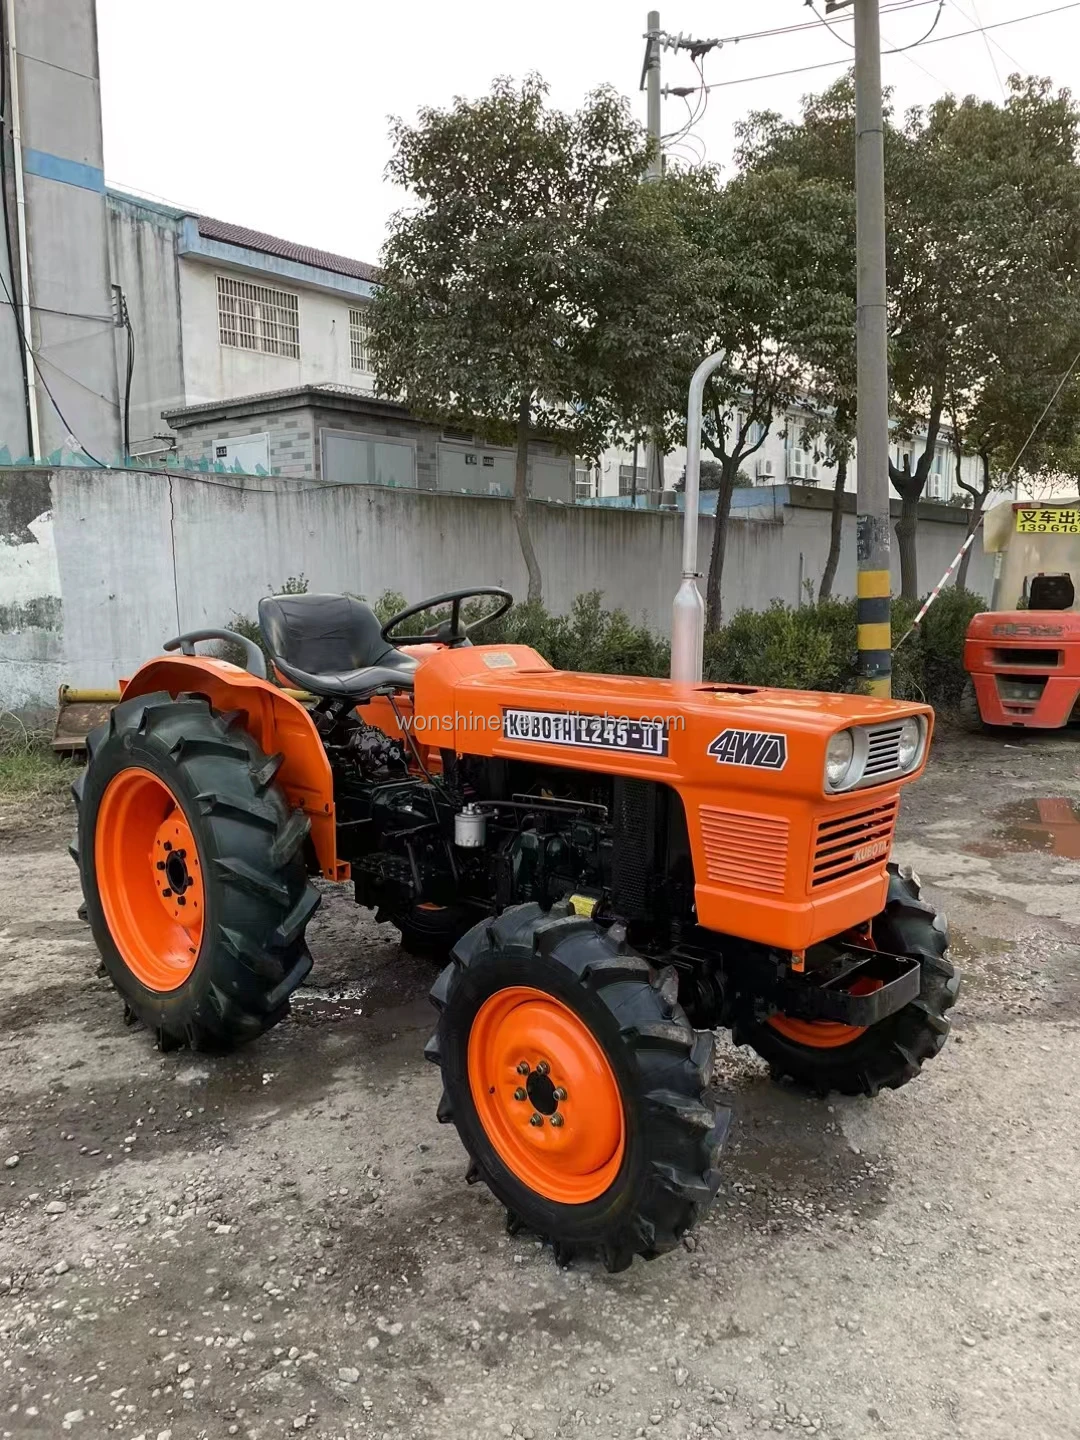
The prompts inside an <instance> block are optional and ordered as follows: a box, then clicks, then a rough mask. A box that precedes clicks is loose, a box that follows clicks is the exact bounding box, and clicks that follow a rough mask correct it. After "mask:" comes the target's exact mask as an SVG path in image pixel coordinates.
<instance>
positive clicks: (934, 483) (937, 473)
mask: <svg viewBox="0 0 1080 1440" xmlns="http://www.w3.org/2000/svg"><path fill="white" fill-rule="evenodd" d="M926 498H927V499H928V500H947V499H948V498H949V484H948V465H947V462H946V458H945V451H944V450H942V449H940V448H938V449H936V450H935V451H934V459H933V463H932V464H931V466H930V474H929V475H928V476H927V477H926Z"/></svg>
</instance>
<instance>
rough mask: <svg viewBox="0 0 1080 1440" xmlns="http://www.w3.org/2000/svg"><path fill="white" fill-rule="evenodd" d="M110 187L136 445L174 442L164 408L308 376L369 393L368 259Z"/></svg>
mask: <svg viewBox="0 0 1080 1440" xmlns="http://www.w3.org/2000/svg"><path fill="white" fill-rule="evenodd" d="M106 198H107V209H108V223H109V259H110V265H111V269H112V279H113V286H114V289H115V291H116V292H117V301H118V303H119V304H122V305H123V306H126V312H127V315H128V317H129V319H130V322H131V335H132V337H133V341H134V366H133V371H132V381H131V394H130V402H129V404H130V416H131V418H130V446H131V450H132V452H133V453H134V454H139V455H146V456H151V455H155V454H156V455H159V456H160V455H161V453H162V452H164V451H167V450H169V449H171V448H172V447H173V444H174V436H173V435H172V433H171V432H170V431H169V429H168V427H167V426H166V425H165V424H164V422H163V420H162V412H163V411H167V410H176V409H179V408H182V407H184V406H190V405H205V404H209V403H214V402H221V401H228V400H234V399H237V398H240V397H242V396H248V395H255V394H265V393H267V392H273V391H284V390H289V389H296V388H297V387H301V386H308V385H345V386H348V387H350V388H352V389H355V390H358V391H361V392H364V393H371V390H372V385H373V377H372V373H371V367H370V363H369V360H368V349H367V323H366V307H367V305H368V303H369V302H370V300H371V295H372V280H373V278H374V274H375V271H374V267H373V266H371V265H368V264H366V263H365V262H364V261H361V260H350V259H348V258H347V257H345V256H343V255H333V254H330V253H328V252H326V251H323V250H313V249H310V248H309V247H307V246H304V245H298V244H294V243H293V242H292V241H288V240H281V239H279V238H278V237H276V236H274V235H264V234H262V233H261V232H260V231H256V230H248V229H246V228H244V227H242V226H239V225H231V224H228V223H226V222H223V221H220V220H213V219H210V218H209V217H208V216H205V215H192V214H188V213H186V212H185V211H182V210H177V209H174V208H172V207H170V206H167V205H161V204H158V203H156V202H153V201H149V200H144V199H141V198H139V197H137V196H133V195H125V194H121V193H119V192H116V191H109V192H108V194H107V197H106ZM124 343H125V341H124V338H123V336H121V339H120V341H119V344H120V346H121V347H123V346H124ZM124 358H125V359H126V357H124ZM237 458H240V459H241V461H242V463H247V462H248V461H249V460H251V461H255V460H257V459H258V457H257V456H254V455H250V456H249V455H243V456H234V455H230V456H229V459H230V461H232V460H235V459H237ZM262 463H263V464H264V466H265V463H266V462H265V460H263V462H262Z"/></svg>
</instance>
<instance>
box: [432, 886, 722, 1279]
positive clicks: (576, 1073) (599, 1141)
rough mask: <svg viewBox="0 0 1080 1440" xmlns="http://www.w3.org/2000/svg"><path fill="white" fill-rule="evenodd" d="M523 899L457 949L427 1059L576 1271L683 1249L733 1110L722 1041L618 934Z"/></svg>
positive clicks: (459, 1116)
mask: <svg viewBox="0 0 1080 1440" xmlns="http://www.w3.org/2000/svg"><path fill="white" fill-rule="evenodd" d="M562 909H563V907H556V909H555V910H553V911H551V912H544V911H543V910H541V909H540V907H539V906H538V905H535V904H528V905H518V906H515V907H513V908H512V909H509V910H506V911H504V912H503V914H502V915H500V916H499V917H498V918H497V919H495V920H484V921H482V922H481V923H480V924H479V925H476V926H474V927H473V928H472V930H470V931H469V932H468V934H467V935H465V936H464V937H463V938H462V939H461V940H460V941H459V943H458V944H457V945H456V946H455V948H454V951H453V955H452V958H451V961H450V964H449V965H448V966H447V967H446V969H445V970H444V971H443V973H442V974H441V975H440V977H439V979H438V981H437V982H436V985H435V987H434V989H433V990H432V992H431V999H432V1002H433V1003H434V1005H435V1007H436V1009H437V1010H438V1011H439V1021H438V1028H437V1029H436V1031H435V1034H434V1035H433V1036H432V1039H431V1041H430V1042H429V1044H428V1047H427V1049H426V1051H425V1054H426V1056H427V1058H428V1059H429V1060H432V1061H434V1062H435V1063H436V1064H438V1065H439V1066H440V1067H441V1070H442V1078H443V1086H444V1089H443V1097H442V1101H441V1103H440V1106H439V1112H438V1118H439V1119H440V1121H443V1122H448V1121H452V1122H453V1123H454V1124H455V1125H456V1126H457V1130H458V1134H459V1136H460V1137H461V1140H462V1143H463V1144H464V1146H465V1149H466V1150H467V1152H468V1154H469V1157H470V1164H469V1169H468V1173H467V1175H466V1179H468V1180H469V1181H475V1180H483V1181H484V1182H485V1183H486V1184H487V1186H488V1187H489V1188H490V1189H491V1191H492V1192H493V1193H494V1194H495V1195H496V1196H497V1198H498V1199H499V1200H501V1201H502V1203H503V1204H504V1205H505V1206H506V1207H507V1212H508V1219H507V1224H508V1228H509V1229H510V1230H511V1231H512V1232H513V1231H514V1230H516V1229H518V1228H522V1227H527V1228H528V1229H530V1230H532V1231H533V1232H534V1233H536V1234H538V1235H540V1236H541V1237H543V1238H544V1239H545V1240H547V1241H550V1243H551V1245H552V1247H553V1249H554V1251H555V1256H556V1259H557V1260H558V1261H559V1263H566V1262H567V1261H568V1260H570V1259H571V1258H572V1257H573V1256H574V1255H575V1254H577V1253H578V1252H581V1251H598V1252H599V1253H600V1255H601V1256H602V1258H603V1260H604V1263H605V1264H606V1266H607V1268H608V1269H609V1270H622V1269H625V1268H626V1267H627V1266H628V1265H629V1264H630V1263H631V1261H632V1260H633V1258H634V1256H635V1255H643V1256H644V1257H645V1258H646V1259H652V1258H653V1257H654V1256H656V1255H659V1254H662V1253H663V1252H665V1251H667V1250H671V1249H672V1248H673V1247H674V1246H675V1245H677V1244H678V1242H679V1240H680V1238H681V1236H682V1235H683V1234H685V1233H686V1232H687V1231H688V1230H689V1229H690V1228H691V1227H692V1226H693V1225H694V1224H695V1223H696V1222H697V1221H698V1220H699V1219H700V1218H701V1216H702V1215H703V1214H704V1213H705V1211H706V1210H707V1209H708V1208H709V1206H710V1204H711V1203H712V1201H713V1198H714V1196H715V1195H716V1191H717V1189H718V1186H719V1183H720V1174H719V1171H718V1169H717V1164H718V1158H719V1153H720V1148H721V1146H722V1144H723V1140H724V1136H725V1134H726V1132H727V1127H728V1122H729V1119H730V1112H729V1111H728V1109H727V1107H725V1106H722V1105H720V1106H717V1105H714V1104H713V1103H712V1102H711V1101H710V1100H709V1099H708V1098H707V1097H706V1087H707V1086H708V1085H709V1083H710V1073H711V1069H712V1060H713V1049H714V1042H713V1037H712V1035H711V1034H710V1033H709V1032H696V1031H695V1030H694V1029H693V1028H692V1027H691V1025H690V1022H689V1021H688V1020H687V1018H686V1015H685V1014H684V1013H683V1011H682V1010H681V1008H680V1007H679V1005H678V1004H677V1003H676V1000H675V990H676V988H677V982H676V979H675V975H674V972H673V971H668V972H665V973H664V974H661V975H658V974H657V973H656V972H655V971H653V970H651V969H650V967H649V966H648V965H647V964H646V962H645V961H644V960H643V959H641V957H640V956H638V955H635V954H634V953H633V952H632V951H631V950H630V949H629V948H628V946H627V944H626V941H625V936H624V934H623V932H622V930H621V927H616V926H613V927H612V928H611V929H610V930H607V931H605V930H602V929H601V928H600V927H598V926H597V925H595V924H594V923H593V922H592V921H591V920H587V919H584V918H582V917H580V916H577V915H573V914H563V913H561V911H562Z"/></svg>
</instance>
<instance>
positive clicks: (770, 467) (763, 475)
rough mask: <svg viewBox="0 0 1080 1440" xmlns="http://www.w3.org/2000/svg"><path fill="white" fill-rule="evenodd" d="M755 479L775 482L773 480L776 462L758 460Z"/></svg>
mask: <svg viewBox="0 0 1080 1440" xmlns="http://www.w3.org/2000/svg"><path fill="white" fill-rule="evenodd" d="M757 478H758V479H759V480H775V479H776V461H775V460H759V461H758V462H757Z"/></svg>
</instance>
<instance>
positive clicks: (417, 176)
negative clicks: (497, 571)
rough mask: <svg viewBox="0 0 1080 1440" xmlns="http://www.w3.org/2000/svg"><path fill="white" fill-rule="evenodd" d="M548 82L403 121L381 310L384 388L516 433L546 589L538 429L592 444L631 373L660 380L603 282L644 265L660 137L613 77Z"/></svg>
mask: <svg viewBox="0 0 1080 1440" xmlns="http://www.w3.org/2000/svg"><path fill="white" fill-rule="evenodd" d="M546 96H547V87H546V85H545V84H544V83H543V82H542V81H541V80H540V79H539V78H538V77H536V76H532V77H530V78H528V79H526V80H525V81H524V82H523V83H522V84H521V85H520V86H516V85H514V84H513V83H512V82H511V81H509V80H505V79H501V80H497V81H496V82H495V84H494V86H493V88H492V91H491V93H490V95H487V96H485V97H484V98H483V99H481V100H477V101H469V100H464V99H457V100H455V101H454V102H453V104H452V105H451V106H449V108H447V109H434V108H429V109H424V110H422V111H421V112H420V116H419V120H418V122H417V124H416V125H415V126H410V125H406V124H405V123H403V122H402V121H400V120H398V121H395V122H394V124H393V128H392V138H393V142H394V154H393V158H392V159H391V161H390V164H389V167H388V176H389V178H390V179H391V180H392V181H394V182H395V183H396V184H398V185H400V186H402V187H403V188H404V189H406V190H407V191H408V192H409V193H410V196H411V200H412V204H411V206H410V208H407V209H405V210H402V211H400V212H399V213H398V214H397V215H395V216H394V218H393V220H392V221H391V225H390V234H389V238H388V239H387V241H386V244H385V246H384V248H383V252H382V257H381V263H380V284H379V290H378V293H377V295H376V297H375V301H374V304H373V307H372V315H371V325H372V340H371V348H372V355H373V358H374V365H375V372H376V377H377V383H378V386H379V389H380V390H381V391H382V392H383V393H386V394H390V395H395V396H400V397H401V399H403V400H404V402H405V403H406V404H407V405H408V406H409V407H410V409H412V410H413V411H414V412H415V413H416V414H418V415H422V416H425V417H428V418H433V419H438V420H439V421H441V422H443V423H450V424H455V425H464V426H469V427H473V428H476V429H478V430H480V431H481V432H482V433H483V434H484V435H485V436H486V437H487V438H489V439H490V440H492V441H502V442H505V443H513V444H515V445H516V465H515V473H514V499H513V514H514V522H515V525H516V528H517V533H518V539H519V542H520V544H521V551H522V555H523V557H524V560H525V565H526V569H527V570H528V575H529V592H528V595H529V599H530V600H539V599H540V597H541V591H542V580H541V574H540V567H539V564H538V562H537V559H536V553H535V550H534V547H533V543H532V537H531V534H530V530H529V512H528V447H529V439H530V436H531V435H533V434H536V433H540V434H542V435H544V436H547V437H550V438H552V439H554V440H556V441H557V442H558V443H559V444H560V445H561V446H562V447H563V448H565V449H566V450H568V451H571V452H573V453H577V454H585V455H593V454H597V453H599V452H600V451H601V450H602V449H603V448H604V447H605V445H606V444H607V443H608V441H609V440H610V438H611V437H612V435H613V434H614V433H615V432H616V431H617V430H619V429H620V428H621V424H622V418H623V414H624V412H625V409H626V406H627V404H628V403H630V401H636V400H638V399H639V398H640V397H639V394H638V392H637V391H636V390H635V389H634V385H635V383H636V384H640V385H641V386H644V385H645V384H647V381H648V374H647V373H646V374H645V375H644V376H642V377H639V379H638V380H637V381H636V382H634V381H632V380H631V379H629V378H628V376H627V373H626V372H627V369H628V367H629V364H632V359H628V356H627V351H626V344H625V342H626V339H627V336H626V334H625V332H623V331H619V330H618V328H617V327H616V326H615V325H608V322H607V319H606V314H607V310H608V306H607V304H606V299H607V298H610V297H607V296H606V295H605V287H611V286H612V285H616V286H619V285H621V286H627V285H629V286H631V287H634V286H636V285H637V284H638V281H639V278H640V277H639V274H638V270H637V267H636V265H635V260H634V256H635V254H636V255H638V256H640V255H642V254H643V252H644V249H645V246H644V243H643V242H641V240H640V237H638V236H637V234H636V231H635V229H634V217H635V216H638V217H646V216H647V215H648V214H649V212H648V210H647V207H645V206H643V205H642V204H641V203H640V202H638V201H637V200H636V198H635V192H636V191H638V190H640V189H644V188H647V187H642V186H639V184H638V180H639V177H640V176H641V175H642V173H643V171H644V168H645V163H646V160H647V157H648V144H647V141H646V139H645V137H644V135H643V133H642V131H641V129H640V127H639V126H638V125H637V124H636V123H635V122H634V121H633V119H632V118H631V116H630V113H629V109H628V106H627V104H626V102H625V101H623V100H621V99H619V98H617V97H616V96H615V94H614V93H613V92H612V91H610V90H607V89H601V90H598V91H596V92H595V93H594V94H592V95H591V96H589V97H588V99H587V100H586V102H585V104H584V105H583V107H582V108H581V109H580V110H579V111H577V112H576V113H575V114H572V115H570V114H564V113H562V112H560V111H558V110H553V109H550V108H548V107H547V105H546V104H545V100H546ZM648 188H655V187H648ZM616 215H617V216H618V217H619V218H618V220H615V219H613V216H616ZM613 236H615V237H621V240H622V242H623V248H622V250H620V251H619V253H618V254H613V253H610V251H609V246H610V245H611V243H612V238H613ZM649 263H650V264H651V265H653V266H655V265H656V263H657V262H656V259H655V257H650V259H649ZM612 308H613V311H616V312H618V313H619V314H620V315H624V314H625V311H626V309H627V308H628V306H627V304H623V305H622V306H621V307H620V306H618V305H616V306H613V307H612ZM639 343H640V342H639ZM620 406H622V410H621V411H620V408H619V407H620Z"/></svg>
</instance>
